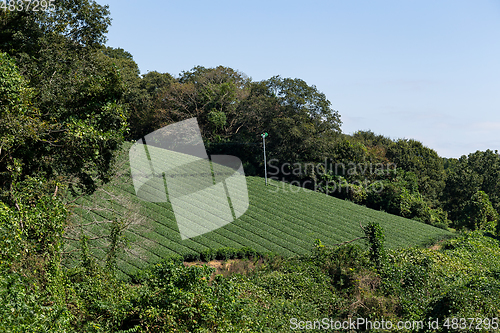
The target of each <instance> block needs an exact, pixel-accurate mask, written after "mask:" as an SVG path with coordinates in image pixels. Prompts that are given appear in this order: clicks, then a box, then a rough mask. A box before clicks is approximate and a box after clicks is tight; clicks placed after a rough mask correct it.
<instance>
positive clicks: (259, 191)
mask: <svg viewBox="0 0 500 333" xmlns="http://www.w3.org/2000/svg"><path fill="white" fill-rule="evenodd" d="M129 147H130V144H128V145H126V146H125V149H124V152H123V154H122V155H121V157H120V163H119V167H118V170H117V174H116V177H115V178H114V179H113V180H112V181H111V182H110V183H108V184H106V185H105V186H103V187H102V188H100V189H99V190H98V191H96V192H95V193H94V194H92V195H89V196H84V197H81V198H79V199H78V200H76V201H75V204H74V208H73V212H74V213H73V215H72V217H71V220H72V224H73V228H72V229H70V230H69V232H68V233H67V236H68V238H73V239H78V238H79V233H81V232H84V233H85V234H88V235H89V238H90V239H91V240H90V242H89V243H90V247H91V249H92V251H93V253H94V255H95V256H96V257H97V258H99V259H104V258H105V256H106V253H105V250H104V248H105V247H106V245H107V242H108V240H107V238H106V237H104V238H100V237H102V236H106V235H108V234H109V233H110V231H109V229H110V226H111V224H110V223H103V222H105V221H112V220H115V221H116V220H118V221H120V223H123V224H125V225H127V228H126V232H125V235H126V238H127V242H128V244H127V246H126V250H125V252H123V253H121V254H120V255H119V259H118V263H117V264H118V267H119V269H120V271H121V272H122V273H124V274H126V275H129V274H131V273H133V272H134V271H136V270H137V269H138V268H143V267H145V266H146V265H148V264H151V263H155V262H158V261H159V260H161V259H162V258H164V257H167V256H171V255H175V254H181V255H184V254H187V253H195V252H201V251H203V250H206V249H208V248H212V249H217V248H220V247H234V248H240V247H245V246H246V247H251V248H253V249H255V250H257V251H262V252H267V251H271V252H274V253H277V254H281V255H284V256H292V255H296V254H305V253H308V252H309V251H310V250H311V249H312V247H313V244H314V240H315V239H318V238H319V239H321V241H322V242H323V243H324V244H325V245H330V244H336V243H340V242H343V241H347V240H351V239H353V238H356V237H359V236H362V235H363V234H362V230H361V228H360V227H359V223H362V224H366V223H368V222H369V221H374V222H378V223H380V225H381V226H382V227H383V228H384V230H385V234H386V245H387V247H389V248H395V247H406V246H414V245H420V244H423V243H426V242H429V241H430V240H432V239H436V238H440V237H442V236H444V235H447V234H449V232H447V231H444V230H442V229H438V228H434V227H431V226H429V225H426V224H423V223H420V222H416V221H413V220H408V219H405V218H401V217H398V216H394V215H390V214H387V213H384V212H379V211H375V210H372V209H368V208H365V207H362V206H359V205H356V204H353V203H351V202H348V201H344V200H339V199H337V198H333V197H330V196H326V195H324V194H320V193H316V192H313V191H310V190H306V189H302V188H298V187H295V186H290V185H288V184H284V183H281V182H276V181H270V183H269V185H268V186H266V185H265V183H264V179H263V178H259V177H246V184H247V188H248V199H249V207H248V210H247V211H246V212H245V213H244V214H243V215H242V216H241V217H239V218H237V219H236V220H234V222H232V223H229V224H227V225H225V226H223V227H221V228H218V229H216V230H213V231H211V232H209V233H205V234H203V235H200V236H196V237H193V238H188V239H182V238H181V235H180V233H179V228H178V225H177V222H176V219H175V216H174V212H173V209H172V205H171V203H170V202H148V201H144V200H141V199H140V198H138V197H137V196H136V193H135V189H134V185H133V181H132V177H131V172H130V164H129V163H128V148H129ZM360 244H362V241H361V242H360ZM77 247H78V242H77V241H75V240H70V239H68V241H67V243H66V249H65V251H66V252H67V253H70V254H69V255H67V256H66V262H67V264H68V265H71V262H73V261H74V260H78V255H77V253H78V251H74V250H76V248H77ZM72 251H73V252H72Z"/></svg>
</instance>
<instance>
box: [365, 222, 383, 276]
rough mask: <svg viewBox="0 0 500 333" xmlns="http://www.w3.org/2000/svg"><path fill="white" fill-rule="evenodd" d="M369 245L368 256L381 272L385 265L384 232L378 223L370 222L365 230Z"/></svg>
mask: <svg viewBox="0 0 500 333" xmlns="http://www.w3.org/2000/svg"><path fill="white" fill-rule="evenodd" d="M363 231H364V233H365V237H366V242H367V244H368V246H369V247H368V255H369V257H370V260H371V262H372V263H373V264H374V265H375V267H376V268H377V270H381V269H382V268H383V265H384V263H385V249H384V241H385V235H384V231H383V230H382V228H381V227H380V225H379V224H378V223H375V222H370V223H368V225H367V226H366V227H364V229H363Z"/></svg>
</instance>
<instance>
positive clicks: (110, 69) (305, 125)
mask: <svg viewBox="0 0 500 333" xmlns="http://www.w3.org/2000/svg"><path fill="white" fill-rule="evenodd" d="M110 22H111V21H110V12H109V10H108V8H107V7H106V6H101V5H99V4H97V3H96V2H94V1H92V0H62V1H58V2H57V4H56V5H55V8H54V10H49V11H43V12H42V11H39V12H27V11H9V10H3V9H2V10H0V329H1V330H2V331H5V332H45V331H50V332H174V331H176V332H233V331H234V332H241V331H249V332H250V331H251V332H277V331H289V330H290V323H289V322H288V321H287V322H283V318H291V317H294V318H311V320H312V319H314V318H323V317H328V318H336V319H338V320H342V321H344V320H348V318H354V317H364V318H371V319H372V320H376V319H381V318H388V319H391V320H393V322H394V323H396V322H397V321H398V320H411V321H413V320H414V321H419V320H424V319H425V320H427V319H428V318H429V317H433V318H440V320H442V323H443V324H444V323H445V320H446V318H451V317H456V318H468V317H470V318H472V317H474V318H476V317H478V318H489V319H490V321H489V322H488V327H486V326H485V323H486V322H483V326H482V329H485V330H486V331H488V330H489V329H490V328H491V329H493V328H494V327H495V326H494V325H495V322H496V323H497V324H496V326H497V327H498V319H497V320H496V321H495V320H494V319H493V318H496V317H499V316H500V312H499V309H500V298H499V297H500V296H499V295H500V267H499V266H498V265H499V263H500V250H499V244H498V238H497V237H498V229H500V228H497V222H498V216H499V213H500V155H499V154H498V152H497V151H496V150H495V151H492V150H487V151H476V152H473V153H471V154H469V155H468V156H462V157H461V158H459V159H454V158H443V157H440V156H439V155H438V154H437V153H436V152H435V151H434V150H433V149H431V148H429V147H426V146H424V145H423V144H422V143H421V142H419V141H416V140H412V139H391V138H388V137H386V136H383V135H378V134H375V133H373V132H371V131H358V132H356V133H354V134H352V135H347V134H344V133H342V131H341V125H342V122H341V116H340V113H339V111H336V110H334V109H333V107H332V104H331V102H330V101H329V100H328V99H327V97H326V96H325V95H324V94H323V93H322V92H321V91H320V90H319V89H318V88H317V87H316V86H314V85H312V84H309V83H306V82H304V81H303V80H301V79H298V78H283V77H281V76H274V77H271V78H269V79H267V80H263V81H258V82H257V81H253V80H252V79H251V78H250V77H248V76H246V75H245V74H243V73H241V72H239V71H237V70H234V69H232V68H228V67H223V66H219V67H216V68H205V67H202V66H195V67H193V68H192V69H190V70H186V71H184V72H182V73H180V74H178V75H172V74H169V73H159V72H155V71H153V72H148V73H147V74H144V75H140V72H139V69H138V66H137V64H136V63H135V62H134V60H133V56H132V55H131V54H130V53H128V52H127V51H125V50H123V49H121V48H110V47H106V46H105V42H106V33H107V29H108V26H109V25H110ZM249 74H250V73H249ZM193 117H196V118H197V120H198V124H199V125H200V130H201V133H202V136H203V139H204V141H205V145H206V147H207V150H208V151H209V153H210V154H213V153H224V154H232V155H236V156H238V157H239V158H240V159H241V160H242V161H243V164H244V168H245V172H246V174H247V175H253V176H264V164H263V161H262V144H261V136H260V135H261V133H264V132H267V133H268V134H269V136H268V138H266V151H267V159H268V162H269V164H268V176H270V177H274V178H275V179H277V180H280V181H284V182H288V183H292V184H296V185H298V186H304V187H308V188H311V189H314V190H316V191H320V192H324V193H327V194H329V195H332V196H335V197H338V198H342V199H346V200H350V201H352V202H354V203H357V204H359V205H363V206H366V207H368V208H372V209H376V210H383V211H385V212H388V213H391V214H394V215H398V216H402V217H405V218H409V219H414V220H418V221H421V222H424V223H427V224H430V225H432V226H435V227H438V228H442V229H446V230H450V231H453V232H454V233H455V236H454V237H453V238H452V239H450V240H445V241H443V242H442V243H440V244H439V245H436V246H435V248H434V249H433V250H431V249H426V248H418V249H417V248H409V249H399V250H395V251H393V250H391V251H388V250H387V251H386V250H385V249H384V242H383V240H384V237H383V234H384V232H383V230H381V229H380V227H379V226H378V225H376V224H370V225H368V226H360V227H361V228H364V229H363V230H364V233H365V237H364V238H363V239H362V240H360V243H362V242H363V241H365V242H366V244H367V245H366V248H367V250H364V248H362V247H357V246H355V245H353V244H356V243H349V244H344V245H340V246H336V247H332V248H330V247H327V246H324V245H322V244H321V241H318V242H317V243H316V244H311V249H312V251H311V255H310V256H307V257H300V258H291V259H290V258H289V259H286V258H280V257H278V256H273V255H270V254H268V255H265V256H264V255H257V254H256V253H253V252H252V251H249V252H248V253H249V254H248V255H245V256H246V257H248V259H247V260H246V261H245V260H242V261H241V262H239V263H238V264H236V265H235V266H236V269H235V273H234V274H222V275H221V274H218V275H216V276H215V275H214V274H213V271H214V270H213V269H211V268H209V267H207V266H203V267H199V266H190V267H185V266H184V265H183V264H182V260H179V258H177V259H176V258H171V259H169V260H165V261H164V262H162V263H161V264H158V265H155V266H154V267H151V269H149V270H145V271H144V272H141V273H140V274H138V275H137V277H136V278H135V279H134V280H133V281H122V280H120V279H118V278H117V277H116V276H115V274H114V273H113V256H115V255H116V251H119V247H120V246H126V245H123V244H126V242H122V241H121V240H120V232H121V231H122V230H121V229H120V227H119V226H117V227H116V229H112V232H111V233H110V236H109V237H111V239H112V241H111V244H112V245H113V247H112V248H110V249H109V260H107V261H106V263H105V264H101V263H98V262H96V261H95V260H94V259H93V258H92V256H91V255H90V254H89V249H88V246H87V242H86V239H85V237H82V239H81V249H80V252H81V254H80V256H81V263H80V265H79V266H78V267H76V268H71V269H70V268H67V267H64V266H63V265H62V264H61V258H62V256H63V255H64V253H63V251H62V244H63V242H64V241H65V240H64V237H65V230H67V228H68V227H70V226H69V225H68V217H69V216H70V215H71V202H69V199H68V198H73V197H77V196H79V195H84V194H88V193H92V192H93V191H95V190H96V189H97V188H98V187H99V186H101V185H102V184H105V183H106V182H108V181H109V179H110V178H111V177H112V176H113V172H114V171H115V168H114V161H115V156H116V153H117V152H118V151H119V150H120V147H122V145H123V143H124V142H126V141H135V140H138V139H140V138H142V137H143V136H145V135H146V134H148V133H150V132H152V131H154V130H156V129H159V128H162V127H164V126H166V125H169V124H172V123H175V122H178V121H182V120H185V119H189V118H193ZM272 167H274V168H272ZM438 263H439V264H438ZM238 265H240V266H238ZM236 273H238V274H236ZM467 316H468V317H467ZM425 325H426V326H425V327H424V328H421V329H420V328H419V329H420V330H421V331H427V330H428V331H432V330H431V329H430V328H429V327H427V321H425ZM449 325H450V326H449V327H448V328H453V329H455V328H458V327H459V326H453V327H451V321H450V322H449ZM457 325H458V324H457ZM460 325H461V324H460ZM292 327H293V326H292ZM460 327H461V326H460ZM363 329H367V327H366V325H365V326H364V328H363ZM440 329H443V330H446V329H445V328H444V326H441V327H440ZM406 330H407V331H417V330H415V329H408V328H406ZM435 331H438V329H436V330H435Z"/></svg>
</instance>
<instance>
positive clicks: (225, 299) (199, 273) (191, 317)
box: [134, 261, 244, 332]
mask: <svg viewBox="0 0 500 333" xmlns="http://www.w3.org/2000/svg"><path fill="white" fill-rule="evenodd" d="M212 272H213V269H212V268H209V267H207V266H203V267H198V266H191V267H184V265H182V263H176V262H172V261H164V262H162V263H159V264H156V265H155V266H154V267H153V268H152V269H151V270H150V271H149V272H148V273H147V277H146V280H145V286H144V288H142V290H141V293H140V297H139V299H138V301H137V302H138V303H137V306H136V307H135V309H134V312H135V314H136V316H137V317H138V318H139V322H140V325H141V327H143V328H144V329H145V330H146V331H147V332H172V331H176V330H180V331H188V332H207V331H217V332H226V331H230V329H231V331H232V330H233V329H236V328H238V327H241V325H242V323H243V318H244V317H243V316H242V310H243V308H244V302H243V301H242V300H241V299H240V298H239V297H237V296H238V293H237V292H235V291H236V290H235V289H234V286H233V284H232V283H231V281H228V280H225V279H223V278H221V277H216V278H215V279H214V280H213V281H212V283H209V281H210V275H211V274H212Z"/></svg>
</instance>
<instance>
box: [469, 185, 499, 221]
mask: <svg viewBox="0 0 500 333" xmlns="http://www.w3.org/2000/svg"><path fill="white" fill-rule="evenodd" d="M497 222H498V213H497V212H496V210H495V209H494V208H493V206H492V205H491V202H490V199H489V198H488V194H486V193H485V192H484V191H477V192H476V193H474V195H473V196H472V197H471V198H470V200H469V201H468V202H467V204H466V205H465V209H464V211H463V217H462V220H461V221H460V225H461V226H462V227H465V228H467V229H469V230H479V229H482V230H484V229H489V230H494V229H495V228H496V226H497Z"/></svg>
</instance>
